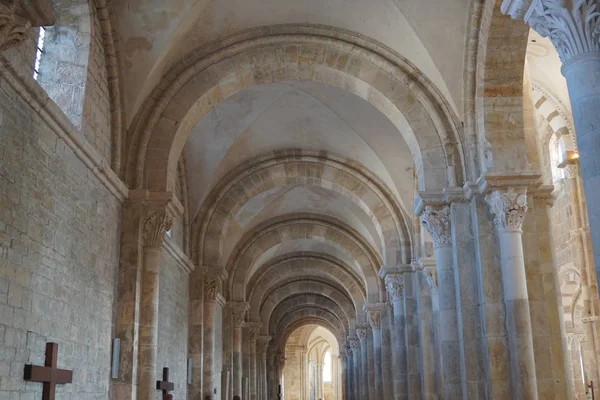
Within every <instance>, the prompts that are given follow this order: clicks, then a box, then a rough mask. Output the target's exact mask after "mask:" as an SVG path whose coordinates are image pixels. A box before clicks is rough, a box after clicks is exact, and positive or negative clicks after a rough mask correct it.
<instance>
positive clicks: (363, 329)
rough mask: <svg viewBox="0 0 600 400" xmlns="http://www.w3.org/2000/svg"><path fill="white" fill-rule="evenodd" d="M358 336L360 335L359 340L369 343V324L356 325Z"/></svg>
mask: <svg viewBox="0 0 600 400" xmlns="http://www.w3.org/2000/svg"><path fill="white" fill-rule="evenodd" d="M356 336H358V340H360V342H361V343H362V344H366V343H367V326H366V325H356Z"/></svg>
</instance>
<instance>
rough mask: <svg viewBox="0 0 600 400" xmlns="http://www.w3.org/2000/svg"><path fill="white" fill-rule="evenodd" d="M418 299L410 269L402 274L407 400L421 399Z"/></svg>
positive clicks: (414, 277)
mask: <svg viewBox="0 0 600 400" xmlns="http://www.w3.org/2000/svg"><path fill="white" fill-rule="evenodd" d="M418 297H419V289H418V279H417V276H416V273H415V272H413V271H412V268H411V272H405V273H404V315H405V317H406V319H405V321H406V325H405V326H406V328H405V333H406V347H407V354H408V393H409V398H410V399H415V400H416V399H421V398H422V397H423V374H422V370H421V341H420V339H419V336H420V320H419V315H418V307H419V305H418V302H419V300H418Z"/></svg>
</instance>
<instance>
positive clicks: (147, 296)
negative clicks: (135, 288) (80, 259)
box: [137, 207, 173, 399]
mask: <svg viewBox="0 0 600 400" xmlns="http://www.w3.org/2000/svg"><path fill="white" fill-rule="evenodd" d="M172 224H173V218H172V217H171V216H170V215H169V214H168V212H167V210H166V207H165V208H162V207H161V208H158V207H157V208H156V209H150V210H148V211H147V212H146V215H145V217H144V220H143V222H142V240H143V248H144V252H143V267H142V276H141V283H142V285H141V288H140V289H141V290H140V294H141V297H140V320H139V339H138V386H137V397H138V398H140V399H145V398H150V397H151V396H152V395H153V393H155V391H156V381H157V379H156V371H157V369H158V368H157V365H156V357H157V351H158V299H159V297H158V296H159V285H160V282H159V281H160V256H161V252H162V242H163V239H164V237H165V233H166V232H167V231H168V230H169V229H171V225H172Z"/></svg>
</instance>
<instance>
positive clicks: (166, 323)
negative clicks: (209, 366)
mask: <svg viewBox="0 0 600 400" xmlns="http://www.w3.org/2000/svg"><path fill="white" fill-rule="evenodd" d="M188 282H189V278H188V273H187V272H185V271H183V270H182V269H181V267H179V266H178V265H177V263H176V262H175V260H173V257H172V256H171V255H169V254H166V253H165V252H164V251H163V253H162V257H161V262H160V295H159V312H158V313H159V315H160V317H159V320H158V356H157V371H156V376H157V377H158V378H159V379H161V378H162V369H163V367H168V368H169V380H170V381H171V382H173V383H174V384H175V390H174V391H173V395H174V396H175V397H177V398H184V397H185V396H186V392H187V358H188V356H187V354H188V318H189V316H188V304H189V297H188V290H189V288H188ZM157 399H158V400H160V399H161V398H160V396H158V393H157Z"/></svg>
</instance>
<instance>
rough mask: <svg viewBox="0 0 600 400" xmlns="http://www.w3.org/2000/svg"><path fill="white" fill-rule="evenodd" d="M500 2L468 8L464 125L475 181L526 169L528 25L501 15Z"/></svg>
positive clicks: (481, 0)
mask: <svg viewBox="0 0 600 400" xmlns="http://www.w3.org/2000/svg"><path fill="white" fill-rule="evenodd" d="M501 3H502V1H501V0H495V1H485V0H475V1H473V2H472V6H471V11H470V22H471V24H470V25H471V26H472V28H471V30H470V32H469V38H468V42H467V43H468V44H469V45H468V48H467V52H466V63H465V65H466V66H467V67H466V71H467V72H466V75H465V116H466V118H465V120H466V124H465V125H466V133H467V137H468V139H467V147H468V149H467V153H468V154H469V156H468V158H469V162H470V165H469V166H470V167H471V171H472V172H471V173H470V174H469V177H470V179H471V180H473V181H474V180H475V179H477V178H478V177H479V175H481V174H485V173H510V172H515V171H526V170H528V163H527V146H526V145H525V138H524V117H523V79H524V71H525V55H526V50H527V38H528V35H529V28H528V27H527V25H525V24H524V23H523V22H522V21H516V20H513V19H511V18H510V17H509V16H506V15H504V14H502V11H501V9H500V6H501Z"/></svg>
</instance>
